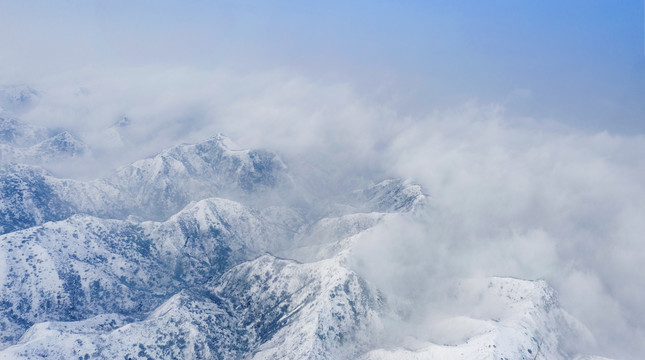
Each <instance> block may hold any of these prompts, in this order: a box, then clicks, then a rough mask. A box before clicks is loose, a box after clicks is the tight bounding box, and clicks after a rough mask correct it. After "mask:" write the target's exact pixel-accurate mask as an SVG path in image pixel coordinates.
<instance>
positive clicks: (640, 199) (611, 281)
mask: <svg viewBox="0 0 645 360" xmlns="http://www.w3.org/2000/svg"><path fill="white" fill-rule="evenodd" d="M33 86H34V87H35V88H36V89H37V90H39V91H40V93H41V94H42V96H41V98H40V100H39V103H38V105H37V107H36V108H34V109H33V110H32V111H30V112H28V113H26V114H24V118H25V119H27V120H30V121H32V122H35V123H38V124H44V125H48V126H60V127H66V128H71V129H73V130H74V132H75V133H76V134H78V135H80V136H81V137H83V138H84V139H85V140H86V141H87V142H88V143H89V144H90V145H92V146H93V147H94V148H95V153H96V154H98V156H99V157H102V158H101V159H102V160H101V162H100V164H101V165H96V166H95V167H92V166H88V167H87V168H88V169H92V173H94V174H95V173H96V171H95V168H99V169H101V170H105V169H109V168H111V167H113V166H115V165H116V164H120V163H124V162H127V161H131V160H134V159H136V158H139V157H141V156H144V155H150V154H151V153H154V152H155V151H159V150H161V149H162V148H164V147H167V146H170V145H173V144H176V143H178V142H181V141H191V142H192V141H198V140H201V139H203V138H206V137H208V136H211V135H214V134H216V133H218V132H223V133H225V134H227V135H229V136H230V137H232V138H233V139H235V140H236V142H238V143H240V144H242V145H245V146H252V147H264V148H268V149H271V150H275V151H277V152H279V153H280V154H282V155H284V156H285V157H286V158H287V159H288V160H290V161H292V164H293V162H295V161H296V160H297V159H298V158H301V159H302V158H304V159H306V160H307V161H309V162H313V163H314V165H315V166H317V167H318V168H322V169H323V172H324V173H327V174H328V176H329V178H330V179H331V180H330V181H332V180H333V182H335V184H334V185H333V186H334V187H335V186H344V187H346V188H344V189H345V190H351V188H350V187H351V185H352V184H355V183H356V182H357V181H361V180H365V179H372V180H379V179H381V178H383V177H386V176H391V175H397V176H403V177H408V178H411V179H413V180H415V181H417V182H419V183H421V184H422V185H423V186H424V189H425V191H426V192H427V193H429V194H430V196H431V197H430V207H429V210H428V213H427V214H422V217H421V219H417V220H415V221H414V222H413V223H403V224H397V223H393V224H389V225H387V226H388V227H387V228H383V229H381V231H380V232H378V233H375V235H374V236H373V237H370V238H369V241H370V242H369V243H365V244H361V245H359V248H358V250H357V256H358V257H359V258H360V259H361V261H363V262H364V263H363V265H362V266H363V267H362V269H363V271H364V272H365V273H366V275H367V276H368V277H369V278H371V279H372V280H374V281H375V282H377V283H378V284H379V285H380V286H381V287H383V288H384V289H386V290H388V291H390V292H400V293H405V294H409V295H410V299H412V301H413V302H414V301H416V302H417V304H421V303H423V302H424V301H425V300H427V299H430V298H432V297H433V296H435V295H436V294H434V293H433V291H435V289H436V287H434V286H440V285H441V280H442V279H445V278H451V277H458V276H478V275H481V276H489V275H500V276H516V277H522V278H529V279H536V278H545V279H547V280H548V281H549V282H550V283H551V284H552V285H553V286H555V287H556V289H557V290H558V291H559V293H560V295H561V299H562V303H563V305H564V307H565V308H566V309H567V310H569V311H570V312H572V313H573V315H575V316H576V317H578V318H579V319H580V320H582V321H583V322H584V323H585V324H586V325H587V326H589V327H590V329H591V330H592V331H593V333H594V335H595V336H596V338H597V340H598V344H599V347H600V352H601V353H606V354H609V355H613V356H616V357H623V358H637V357H638V356H639V355H640V354H642V353H644V352H645V345H644V344H642V342H639V341H637V340H638V339H639V338H640V339H642V338H644V337H645V333H644V330H643V328H644V326H645V311H643V310H642V304H643V303H645V285H644V284H645V278H644V277H645V275H644V274H643V272H642V271H640V265H641V264H642V263H644V262H645V252H644V251H643V246H642V242H643V237H642V234H644V233H645V222H643V221H642V219H645V183H643V181H642V179H644V178H645V159H644V158H643V156H642V154H645V138H643V137H640V136H635V137H625V136H614V135H610V134H607V133H598V134H588V133H584V132H581V131H578V130H575V129H570V128H566V127H559V126H552V124H550V125H548V126H545V125H544V124H541V123H540V122H539V121H527V120H526V119H524V120H519V119H512V118H510V117H509V116H508V115H506V114H505V112H504V108H503V107H502V106H500V105H496V104H488V105H486V104H484V105H482V104H477V103H467V104H464V105H463V106H461V107H457V108H453V109H449V110H445V109H444V110H437V111H436V112H435V113H433V114H430V115H429V116H427V117H426V118H417V119H411V118H401V117H400V116H399V115H398V114H397V112H396V111H394V110H392V109H390V108H387V107H386V106H383V105H380V104H374V103H371V102H369V101H368V100H366V99H365V98H363V97H361V96H360V94H357V93H356V92H354V90H353V89H352V87H351V86H349V85H347V84H329V83H317V82H314V81H311V80H310V79H305V78H302V77H298V76H293V75H291V74H288V73H286V72H274V73H256V74H239V73H234V72H229V71H225V70H218V71H205V70H195V69H188V68H172V69H168V68H137V69H132V68H129V69H125V68H124V69H85V70H83V71H79V72H76V73H67V74H63V75H61V76H55V77H49V78H44V79H42V80H41V81H39V82H37V83H35V84H33ZM522 94H524V92H522ZM123 116H127V117H128V118H129V119H131V120H132V124H131V125H129V126H128V127H126V128H123V129H119V131H121V135H122V140H123V145H119V144H117V146H115V145H114V144H112V142H113V141H115V140H114V138H113V137H112V138H111V137H109V136H108V135H110V134H112V135H110V136H113V135H114V134H113V131H115V130H114V129H113V130H110V131H112V133H110V132H109V131H108V130H107V129H108V128H109V127H110V126H112V125H113V124H114V123H115V122H117V121H118V120H119V119H121V118H122V117H123ZM106 164H107V165H106ZM330 186H331V185H330ZM336 190H337V189H336ZM384 270H387V271H384ZM380 273H385V274H386V275H385V276H380V275H377V274H380ZM406 279H408V280H410V279H426V280H424V281H426V282H427V283H426V285H427V286H425V287H419V286H418V283H417V282H412V281H405V280H406Z"/></svg>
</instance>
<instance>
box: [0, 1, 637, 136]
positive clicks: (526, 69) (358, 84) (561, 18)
mask: <svg viewBox="0 0 645 360" xmlns="http://www.w3.org/2000/svg"><path fill="white" fill-rule="evenodd" d="M2 8H3V11H2V12H1V13H0V20H1V21H2V24H3V25H2V26H3V28H4V29H3V31H2V34H0V40H1V41H2V43H3V44H5V46H4V49H3V51H2V53H1V55H0V64H1V65H2V68H3V69H4V70H3V72H4V74H3V77H5V78H6V79H7V81H13V82H20V81H26V80H25V79H27V78H28V77H32V76H34V75H36V76H44V75H49V74H52V73H59V72H62V71H64V70H68V71H74V70H75V69H78V68H79V67H84V66H94V67H95V66H135V65H140V66H150V65H160V66H189V67H198V68H202V69H212V68H227V69H236V70H239V71H242V72H249V71H254V72H264V71H273V70H275V69H283V70H285V71H289V72H291V73H295V74H298V75H302V76H305V77H307V78H311V79H315V80H316V81H323V82H348V83H350V84H351V86H352V87H354V88H356V89H358V91H359V92H360V93H361V94H362V95H363V96H368V97H370V98H372V99H373V100H374V101H379V102H386V103H388V104H389V105H390V106H392V107H393V108H395V109H396V110H397V111H398V112H400V113H405V114H412V115H419V114H423V113H426V112H428V111H429V110H431V109H434V108H436V107H437V106H451V105H453V104H455V103H459V102H462V101H464V100H465V99H473V98H476V99H481V100H483V101H496V102H500V101H501V102H504V103H505V105H506V106H507V108H508V109H510V110H512V111H514V112H515V113H516V114H517V115H518V116H530V117H533V118H536V119H538V120H540V121H556V122H563V123H566V124H569V125H573V126H575V127H577V128H582V129H586V130H589V131H603V130H607V131H610V132H613V133H620V134H636V133H642V132H643V131H645V121H643V119H644V118H645V102H643V101H642V99H643V98H644V95H645V49H644V44H645V40H644V38H643V36H644V34H643V33H644V26H643V16H644V15H643V14H644V11H643V3H642V2H641V1H609V0H604V1H602V0H592V1H566V2H562V1H551V0H549V1H510V0H503V1H502V0H493V1H485V2H483V1H396V2H395V1H369V2H368V1H352V2H345V1H325V2H309V1H264V2H259V1H257V2H254V1H189V2H179V1H167V0H164V1H145V0H144V1H136V2H135V1H96V0H95V1H69V0H68V1H56V2H51V1H30V0H28V1H11V2H10V1H2ZM43 57H46V58H47V60H48V61H47V63H46V64H45V63H43V62H42V61H41V59H42V58H43Z"/></svg>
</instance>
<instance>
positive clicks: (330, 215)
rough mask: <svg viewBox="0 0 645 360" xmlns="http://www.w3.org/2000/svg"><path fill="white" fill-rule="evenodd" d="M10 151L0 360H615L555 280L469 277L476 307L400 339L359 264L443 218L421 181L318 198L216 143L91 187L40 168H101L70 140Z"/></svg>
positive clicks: (150, 161)
mask: <svg viewBox="0 0 645 360" xmlns="http://www.w3.org/2000/svg"><path fill="white" fill-rule="evenodd" d="M0 140H1V143H2V147H0V154H1V155H2V158H3V159H4V160H6V161H3V163H4V165H3V166H2V168H1V169H0V234H1V235H0V289H1V291H0V359H39V358H48V359H93V358H94V359H97V358H98V359H364V360H368V359H373V360H376V359H571V358H577V359H587V360H590V359H601V358H599V357H592V356H584V357H583V356H582V355H580V354H577V353H576V352H575V351H576V350H575V348H576V346H573V345H572V343H579V342H589V343H592V342H593V336H592V335H591V334H590V333H589V331H588V330H586V328H585V327H584V325H583V324H581V323H580V322H578V321H577V320H576V319H574V318H573V317H571V316H570V315H568V313H567V312H566V311H565V310H564V309H562V308H561V306H560V305H559V303H558V300H557V294H556V293H555V291H554V290H553V289H552V288H550V287H549V285H548V284H547V283H546V282H545V281H542V280H536V281H529V280H521V279H513V278H503V277H495V278H476V279H475V278H473V279H454V280H453V281H452V283H451V285H450V297H451V299H453V300H452V301H453V302H454V303H464V304H471V305H469V306H470V307H464V306H462V307H458V308H459V309H461V310H460V311H459V312H455V313H454V314H451V316H447V317H445V318H443V319H439V320H437V321H436V322H434V323H433V324H430V325H428V326H426V327H424V328H420V329H418V331H417V332H416V333H415V334H413V335H405V336H396V330H395V329H394V328H393V325H392V324H401V323H406V322H413V319H410V317H413V316H414V314H412V315H411V314H405V313H403V312H401V311H400V309H399V308H398V307H397V305H396V304H395V302H394V301H392V300H393V299H391V295H392V294H388V293H386V292H384V291H383V289H379V288H378V287H377V286H376V285H374V284H372V283H370V282H369V281H368V280H367V279H366V278H365V277H364V276H363V275H362V274H361V272H360V270H359V269H356V268H355V267H354V266H353V249H354V245H355V244H356V242H357V241H358V239H363V240H365V239H367V240H369V239H370V234H373V233H378V232H379V229H380V227H381V226H383V225H384V224H388V222H390V221H395V220H396V219H401V218H414V217H415V216H417V215H418V214H419V213H420V212H423V211H424V210H425V209H426V208H428V207H431V206H432V202H431V199H430V197H428V196H427V195H426V194H424V192H423V189H422V188H421V186H419V185H417V184H415V183H414V182H412V181H410V180H406V179H386V180H382V181H378V182H375V183H373V184H370V185H368V186H366V187H364V188H362V189H346V190H345V191H340V192H339V193H338V194H336V195H335V196H331V197H320V196H316V195H315V194H313V193H312V192H311V191H309V189H308V187H307V186H304V185H303V184H301V183H299V181H298V180H297V179H298V177H297V176H294V175H293V173H292V171H291V169H290V168H289V166H288V164H286V163H285V162H284V161H283V160H282V159H281V158H280V156H279V155H278V154H275V153H273V152H270V151H267V150H260V149H244V148H242V147H240V146H238V145H236V144H235V143H233V142H232V141H231V140H230V139H228V138H227V137H225V136H223V135H216V136H214V137H212V138H209V139H207V140H205V141H202V142H200V143H197V144H181V145H177V146H174V147H172V148H169V149H167V150H164V151H162V152H160V153H158V154H156V155H154V156H152V157H149V158H146V159H142V160H139V161H136V162H133V163H132V164H129V165H126V166H124V167H122V168H120V169H117V170H116V171H115V172H114V173H113V174H112V175H109V176H107V177H104V178H99V179H95V180H90V181H81V180H75V179H65V178H59V177H57V176H55V175H53V174H52V173H50V172H49V171H47V170H45V169H44V168H43V167H41V166H40V165H39V164H40V163H42V161H44V160H45V159H50V158H54V157H55V158H58V159H61V158H65V156H67V157H74V156H82V155H83V154H90V155H91V150H90V149H89V147H88V146H87V145H85V144H84V143H83V142H82V141H80V140H76V139H75V138H74V137H73V136H72V135H71V134H70V133H68V132H64V131H61V132H59V133H57V134H52V133H51V132H50V130H47V129H40V128H36V127H32V126H29V125H28V124H26V123H23V122H21V121H19V120H17V119H15V118H11V117H5V118H2V119H0ZM8 159H9V160H8ZM472 304H474V305H472ZM491 304H492V305H491ZM463 309H467V311H464V310H463Z"/></svg>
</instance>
